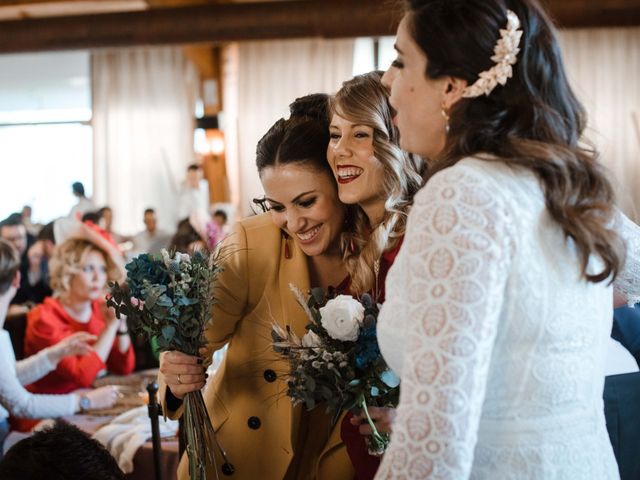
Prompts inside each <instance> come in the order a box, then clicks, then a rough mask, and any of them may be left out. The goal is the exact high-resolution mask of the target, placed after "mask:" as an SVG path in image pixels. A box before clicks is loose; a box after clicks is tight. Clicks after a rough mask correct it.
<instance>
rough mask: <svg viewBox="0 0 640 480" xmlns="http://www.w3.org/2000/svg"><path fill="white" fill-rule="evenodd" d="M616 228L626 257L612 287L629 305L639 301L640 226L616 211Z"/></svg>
mask: <svg viewBox="0 0 640 480" xmlns="http://www.w3.org/2000/svg"><path fill="white" fill-rule="evenodd" d="M616 230H617V232H618V235H620V236H621V237H622V239H623V240H624V242H625V244H626V245H627V258H626V261H625V264H624V268H623V269H622V270H621V271H620V273H619V274H618V276H617V277H616V280H615V281H614V282H613V289H614V290H615V292H616V293H618V294H620V295H622V296H623V297H625V298H626V299H627V302H628V304H629V306H633V305H635V304H636V303H638V302H640V226H638V225H636V224H635V223H633V222H632V221H631V220H629V219H628V218H627V217H626V216H625V214H624V213H622V212H620V211H618V214H617V216H616Z"/></svg>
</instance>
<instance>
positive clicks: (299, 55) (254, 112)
mask: <svg viewBox="0 0 640 480" xmlns="http://www.w3.org/2000/svg"><path fill="white" fill-rule="evenodd" d="M353 45H354V41H353V40H321V39H312V40H286V41H265V42H246V43H240V44H234V45H231V46H230V47H228V48H227V49H226V51H225V62H224V63H225V99H224V111H225V121H224V128H225V137H226V140H227V145H228V146H227V152H226V153H227V162H228V165H227V171H228V173H229V183H230V189H231V197H232V202H233V203H234V204H236V206H237V207H238V211H239V213H240V215H241V216H246V215H248V214H250V213H251V208H250V206H251V199H253V198H255V197H258V196H261V195H262V187H261V185H260V179H259V178H258V174H257V172H256V167H255V150H256V144H257V142H258V140H259V139H260V138H261V137H262V135H264V134H265V133H266V131H267V130H268V129H269V127H270V126H271V125H272V124H273V123H274V122H275V121H276V120H277V119H278V118H281V117H287V116H288V105H289V104H290V103H291V102H293V100H295V99H296V98H297V97H301V96H303V95H307V94H309V93H317V92H324V93H334V92H336V91H337V90H338V89H339V88H340V85H341V84H342V82H344V81H345V80H348V79H349V78H351V72H352V68H353Z"/></svg>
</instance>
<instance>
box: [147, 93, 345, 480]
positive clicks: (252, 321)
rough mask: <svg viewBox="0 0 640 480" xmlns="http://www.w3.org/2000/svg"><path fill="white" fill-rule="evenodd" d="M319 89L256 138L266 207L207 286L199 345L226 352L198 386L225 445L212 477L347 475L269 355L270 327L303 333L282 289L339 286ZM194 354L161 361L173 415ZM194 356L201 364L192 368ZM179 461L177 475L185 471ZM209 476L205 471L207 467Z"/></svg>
mask: <svg viewBox="0 0 640 480" xmlns="http://www.w3.org/2000/svg"><path fill="white" fill-rule="evenodd" d="M328 129H329V125H328V114H327V96H326V95H319V94H318V95H309V96H307V97H304V98H301V99H298V100H296V102H294V103H293V104H292V105H291V116H290V118H288V119H286V120H285V119H280V120H278V121H277V122H276V123H275V124H274V125H273V126H272V127H271V128H270V129H269V131H268V132H267V133H266V134H265V135H264V136H263V137H262V139H261V140H260V142H258V146H257V149H256V150H257V151H256V165H257V168H258V172H259V174H260V179H261V181H262V184H263V187H264V190H265V192H266V198H265V199H264V200H261V201H259V202H258V203H261V204H264V205H265V207H266V208H267V209H268V210H269V212H267V213H264V214H262V215H257V216H254V217H250V218H247V219H245V220H241V221H240V222H238V223H237V224H236V225H235V228H234V232H233V233H232V234H231V235H229V237H227V240H226V241H225V243H224V244H223V247H222V251H226V252H228V254H227V255H226V258H225V261H224V264H223V265H222V267H223V270H222V273H221V274H220V275H219V276H218V278H217V281H216V285H215V288H214V297H215V300H216V301H215V302H214V305H213V313H212V321H211V323H210V326H209V328H208V330H207V339H208V341H209V343H208V345H207V351H206V352H203V354H202V359H209V358H211V353H212V351H213V350H217V349H219V348H221V347H223V346H224V345H225V344H227V343H228V345H229V347H228V350H227V356H226V358H225V360H224V362H223V363H222V365H221V366H220V367H219V369H218V370H217V372H216V374H215V377H214V378H213V381H212V382H211V383H210V384H209V385H208V386H207V388H206V390H205V394H204V396H205V402H206V403H207V406H208V409H209V412H210V413H211V420H212V424H213V427H214V429H216V432H217V437H218V439H219V441H220V444H221V445H223V446H224V448H225V450H226V457H227V459H228V461H227V462H225V460H224V459H223V458H222V457H221V456H220V457H218V466H217V468H218V472H217V474H218V476H220V477H222V475H224V474H227V475H228V474H229V472H231V471H233V475H234V478H240V479H247V480H249V479H251V480H253V479H255V478H262V479H266V480H276V479H278V480H280V479H282V478H287V479H289V478H291V479H294V478H316V479H320V480H324V479H326V480H329V479H336V478H337V479H343V478H344V479H347V478H353V470H352V467H351V463H350V461H349V458H348V456H347V454H346V451H345V448H344V445H343V444H342V442H341V440H340V436H339V431H338V430H339V429H338V428H335V427H333V426H332V424H331V418H330V416H329V415H327V414H326V413H325V411H324V409H320V408H319V409H315V410H313V411H311V412H307V411H305V410H303V408H302V407H301V406H297V407H294V406H293V405H292V403H291V402H290V401H288V400H285V399H282V398H280V397H282V396H284V395H285V391H286V388H287V386H286V383H285V382H286V378H287V377H288V374H289V363H288V361H287V360H286V359H284V358H282V357H281V356H280V355H278V354H277V353H276V352H274V351H273V349H272V345H271V329H272V326H273V323H274V322H275V323H277V324H278V325H280V326H282V327H283V328H285V329H289V330H291V331H293V332H295V333H296V334H297V335H299V336H302V335H303V334H304V333H305V325H306V323H307V321H306V319H305V316H304V313H303V311H302V310H301V309H300V306H299V305H298V304H297V302H296V299H295V297H294V295H293V294H292V293H291V291H290V289H289V285H290V284H293V285H295V286H297V287H298V288H299V289H300V290H302V291H306V290H308V289H309V288H310V286H312V285H313V286H314V287H322V288H325V289H326V288H328V287H329V286H335V287H337V288H338V290H341V289H344V288H346V284H347V282H346V276H347V272H346V270H345V267H344V264H343V262H342V258H341V254H340V248H339V246H340V233H341V229H342V226H343V223H344V218H345V214H346V213H345V212H346V207H345V206H344V205H342V204H341V203H340V201H339V199H338V192H337V187H336V184H335V182H334V181H333V179H332V174H331V170H330V168H329V165H328V164H327V162H326V157H325V155H326V148H327V143H328V141H329V133H328ZM202 359H200V358H198V357H192V356H187V355H182V354H178V353H177V352H166V353H163V354H162V356H161V360H160V372H161V375H160V380H161V390H160V392H161V398H163V403H164V411H165V412H167V414H168V415H171V416H174V417H175V416H179V415H180V414H181V413H182V411H181V399H182V398H183V396H184V395H185V394H186V393H187V392H190V391H194V390H197V389H199V388H201V386H202V385H203V384H204V372H203V368H202V365H201V363H202ZM199 363H200V364H199ZM186 465H187V462H186V460H185V459H184V458H183V461H182V463H181V465H180V468H179V471H178V478H179V479H180V480H182V479H186V478H187V476H188V473H187V469H186ZM208 474H209V476H210V477H211V478H215V473H214V472H213V471H211V472H208Z"/></svg>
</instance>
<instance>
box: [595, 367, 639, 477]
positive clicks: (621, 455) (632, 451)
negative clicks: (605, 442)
mask: <svg viewBox="0 0 640 480" xmlns="http://www.w3.org/2000/svg"><path fill="white" fill-rule="evenodd" d="M603 397H604V415H605V418H606V420H607V430H608V431H609V438H611V445H612V446H613V453H614V454H615V456H616V460H617V461H618V469H619V470H620V479H621V480H640V372H634V373H625V374H622V375H610V376H608V377H606V378H605V382H604V396H603Z"/></svg>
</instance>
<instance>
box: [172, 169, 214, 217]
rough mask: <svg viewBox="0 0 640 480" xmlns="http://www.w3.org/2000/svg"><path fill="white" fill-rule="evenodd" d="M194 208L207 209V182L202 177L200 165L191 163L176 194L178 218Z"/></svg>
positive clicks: (185, 215)
mask: <svg viewBox="0 0 640 480" xmlns="http://www.w3.org/2000/svg"><path fill="white" fill-rule="evenodd" d="M196 210H204V211H205V212H208V211H209V184H208V182H207V181H206V180H204V179H203V172H202V167H201V166H200V165H198V164H197V163H192V164H191V165H189V166H188V167H187V176H186V178H185V180H184V184H183V185H182V189H181V191H180V193H179V195H178V218H186V217H188V216H189V215H191V213H193V212H194V211H196Z"/></svg>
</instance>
